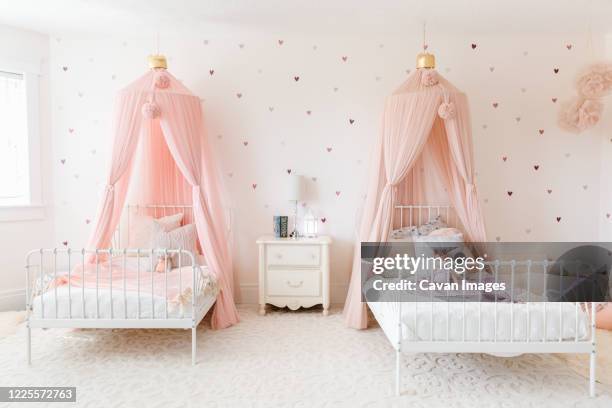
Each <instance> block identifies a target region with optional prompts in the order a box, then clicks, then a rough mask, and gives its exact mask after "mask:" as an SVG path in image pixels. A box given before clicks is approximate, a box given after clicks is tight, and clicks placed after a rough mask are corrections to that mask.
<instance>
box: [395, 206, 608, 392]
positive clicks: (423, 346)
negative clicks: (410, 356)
mask: <svg viewBox="0 0 612 408" xmlns="http://www.w3.org/2000/svg"><path fill="white" fill-rule="evenodd" d="M395 208H396V210H398V211H399V213H400V215H399V219H400V225H401V227H402V228H403V227H404V226H405V225H404V221H405V216H404V212H406V211H407V212H408V220H409V222H410V224H409V225H408V226H417V227H418V226H420V225H421V223H422V222H423V217H422V214H423V213H424V212H426V214H427V221H429V219H431V217H432V216H433V215H436V216H437V215H442V216H446V221H447V223H448V224H449V225H451V226H455V225H457V224H458V222H457V219H456V217H455V222H454V223H453V222H452V219H451V218H452V215H453V214H452V208H451V207H450V206H446V205H443V206H437V205H398V206H396V207H395ZM414 212H416V214H413V213H414ZM413 215H415V216H414V217H413ZM415 219H416V224H415V223H414V222H415ZM427 221H425V222H427ZM485 264H486V265H487V266H488V267H490V268H492V270H494V271H495V276H496V278H497V275H498V273H499V270H500V268H503V267H507V268H510V274H511V285H510V286H511V293H513V292H514V274H515V269H516V268H517V267H518V266H524V267H525V268H526V270H527V274H528V277H527V282H528V285H529V281H530V276H529V274H530V273H531V271H532V269H533V268H536V267H541V268H543V269H541V270H542V271H544V272H545V271H546V270H547V269H548V267H549V266H550V265H552V263H551V262H549V261H547V260H544V261H533V260H526V261H516V260H510V261H499V260H498V261H490V262H485ZM561 267H563V265H561ZM543 275H544V290H545V289H546V273H544V274H543ZM529 290H530V288H529V286H528V287H527V291H528V293H529ZM432 296H433V295H432ZM513 300H514V299H511V303H510V305H511V306H510V313H511V315H510V316H511V317H510V325H511V327H510V340H509V341H497V303H498V302H497V297H495V302H494V307H495V312H494V316H495V323H494V337H493V338H494V340H493V341H490V340H482V339H481V335H482V333H481V326H482V324H481V321H482V316H481V306H482V303H479V309H478V340H477V341H466V337H465V332H466V318H465V311H466V307H465V305H466V303H468V302H466V301H464V302H462V303H463V307H462V310H463V316H462V321H463V335H462V339H461V340H451V339H450V338H449V327H448V324H449V321H450V313H449V303H448V302H447V309H446V324H447V328H446V335H447V338H446V339H445V340H434V337H433V327H434V324H433V323H434V315H433V304H432V306H431V308H430V314H429V319H430V320H429V322H430V328H431V330H432V334H431V336H430V338H429V339H419V336H418V331H417V330H416V328H417V327H419V326H418V319H419V314H418V313H417V309H416V308H417V307H418V304H417V302H409V304H410V303H412V304H413V306H412V305H410V306H412V307H414V308H415V314H414V327H415V332H414V334H415V335H414V336H413V339H408V338H402V336H403V335H402V333H403V327H404V325H405V323H404V322H402V307H405V306H403V303H404V302H398V303H399V313H398V320H397V330H398V335H397V343H396V344H393V347H394V348H395V353H396V363H395V392H396V394H397V395H400V394H401V354H402V351H406V352H408V353H521V354H523V353H585V354H589V355H590V367H589V395H590V396H591V397H594V396H595V381H596V377H595V368H596V355H597V347H596V345H597V343H596V328H595V311H596V305H597V304H596V303H595V302H592V303H590V309H591V310H590V330H589V333H588V335H587V336H586V337H584V338H580V339H579V338H578V317H579V313H580V308H581V306H580V305H579V304H578V303H575V310H576V313H575V325H576V332H575V338H574V339H573V340H572V339H569V340H568V339H564V338H563V337H562V327H563V313H561V310H562V309H561V308H562V305H563V303H562V302H558V304H559V310H560V313H559V316H560V322H559V323H560V328H559V339H558V340H555V341H551V340H549V339H548V338H547V336H546V330H547V319H546V309H547V307H546V304H545V305H544V319H543V333H544V335H543V338H542V340H541V341H532V340H531V324H530V318H531V316H530V313H529V304H530V303H529V301H528V302H527V311H528V313H527V318H528V323H527V324H528V326H527V327H528V334H527V336H526V339H527V340H526V341H516V340H514V318H513V311H514V302H513ZM410 306H407V307H410ZM551 307H555V306H554V305H552V306H551ZM587 308H588V307H587V305H584V309H585V311H587V312H588V310H586V309H587ZM572 320H573V319H572ZM407 329H408V330H410V328H408V327H407Z"/></svg>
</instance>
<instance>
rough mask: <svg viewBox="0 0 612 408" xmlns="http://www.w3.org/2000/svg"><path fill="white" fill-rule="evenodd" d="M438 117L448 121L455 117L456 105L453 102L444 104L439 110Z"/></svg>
mask: <svg viewBox="0 0 612 408" xmlns="http://www.w3.org/2000/svg"><path fill="white" fill-rule="evenodd" d="M438 115H439V116H440V117H441V118H442V119H444V120H446V119H452V118H454V117H455V104H454V103H452V102H442V104H440V107H439V108H438Z"/></svg>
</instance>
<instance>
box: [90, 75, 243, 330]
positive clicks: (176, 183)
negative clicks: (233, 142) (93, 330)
mask: <svg viewBox="0 0 612 408" xmlns="http://www.w3.org/2000/svg"><path fill="white" fill-rule="evenodd" d="M113 131H114V144H113V152H112V162H111V166H110V172H109V175H108V179H107V181H106V188H105V192H104V196H103V198H102V202H101V205H100V208H99V210H98V215H97V218H96V221H95V223H94V229H93V233H92V235H91V237H90V239H89V248H108V247H110V245H111V238H112V235H113V232H114V231H115V229H116V227H117V224H118V223H119V220H120V218H121V213H122V210H123V208H124V204H125V201H126V196H127V193H128V188H129V186H130V181H131V179H132V178H134V183H132V184H133V187H135V188H136V193H137V197H138V199H139V200H142V201H139V202H141V203H143V204H145V203H146V204H175V205H176V204H190V205H192V207H193V222H194V223H195V225H196V229H197V233H198V239H199V244H200V248H201V249H202V252H203V255H204V259H205V261H206V264H207V265H208V268H209V269H210V271H211V272H212V273H213V274H214V275H215V276H216V277H217V280H218V284H219V288H220V294H219V296H218V297H217V302H216V305H215V309H214V312H213V315H212V325H213V328H224V327H228V326H231V325H233V324H235V323H237V322H238V312H237V311H236V305H235V304H234V295H233V267H232V258H231V254H230V248H229V239H228V238H229V237H228V230H227V228H226V223H225V212H224V210H223V207H222V204H221V186H220V184H219V177H218V172H217V168H216V166H215V162H214V155H213V152H212V150H211V148H210V146H209V144H208V140H207V138H206V133H205V129H204V119H203V115H202V107H201V104H200V99H199V98H198V97H197V96H195V95H193V94H192V93H191V92H190V91H189V90H188V89H187V88H185V87H184V86H183V85H182V84H181V83H180V82H179V81H178V80H177V79H176V78H174V77H173V76H172V75H171V74H170V73H169V72H167V71H166V70H165V69H152V70H150V71H149V72H147V73H146V74H145V75H144V76H142V77H141V78H140V79H138V80H136V81H135V82H134V83H132V84H131V85H129V86H128V87H126V88H124V89H123V90H121V91H120V92H119V94H118V96H117V100H116V104H115V120H114V128H113ZM138 150H139V154H137V151H138ZM137 157H138V158H139V160H138V177H133V174H132V170H133V167H135V166H134V162H135V161H136V158H137ZM90 261H92V260H90Z"/></svg>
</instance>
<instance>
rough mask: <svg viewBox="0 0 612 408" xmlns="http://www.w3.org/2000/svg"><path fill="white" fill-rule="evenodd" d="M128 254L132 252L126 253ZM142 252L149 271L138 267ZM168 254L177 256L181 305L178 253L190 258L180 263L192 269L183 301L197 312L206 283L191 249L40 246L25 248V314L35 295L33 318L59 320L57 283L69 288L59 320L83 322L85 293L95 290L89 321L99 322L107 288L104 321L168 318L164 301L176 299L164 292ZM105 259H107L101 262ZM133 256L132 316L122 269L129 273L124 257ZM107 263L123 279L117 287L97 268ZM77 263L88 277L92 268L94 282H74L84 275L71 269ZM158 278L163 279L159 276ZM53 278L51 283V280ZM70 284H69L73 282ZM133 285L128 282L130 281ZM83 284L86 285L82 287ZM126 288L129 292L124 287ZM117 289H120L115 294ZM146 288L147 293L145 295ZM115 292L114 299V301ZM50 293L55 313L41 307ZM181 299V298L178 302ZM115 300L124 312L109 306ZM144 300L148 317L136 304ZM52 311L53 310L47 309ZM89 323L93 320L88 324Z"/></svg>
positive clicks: (182, 286) (181, 291) (183, 286)
mask: <svg viewBox="0 0 612 408" xmlns="http://www.w3.org/2000/svg"><path fill="white" fill-rule="evenodd" d="M130 255H131V256H130ZM145 255H146V256H148V258H149V259H148V263H149V264H150V269H149V270H143V267H142V266H141V260H142V259H145ZM172 255H178V270H177V271H176V274H177V276H178V292H176V293H177V294H178V296H182V298H178V300H179V301H182V302H183V303H182V304H180V305H182V306H184V305H185V304H184V299H183V298H184V294H185V289H187V288H188V286H189V285H188V283H187V282H184V279H183V273H182V271H183V269H182V268H183V257H187V259H188V260H189V262H188V263H187V265H185V266H189V267H190V268H191V273H190V280H191V282H190V283H191V300H190V301H189V302H188V303H190V304H191V315H192V316H193V315H194V314H195V313H196V300H197V299H198V297H199V296H201V295H202V294H203V291H204V289H205V288H204V287H205V282H204V281H203V279H204V276H203V273H202V270H201V268H200V266H198V264H197V261H196V258H195V256H194V255H193V253H192V252H190V251H186V250H183V249H131V248H130V249H118V250H114V249H112V248H111V249H95V250H90V249H78V250H73V249H72V248H44V249H42V248H41V249H36V250H32V251H30V252H29V253H28V254H27V256H26V266H25V274H26V301H27V310H28V313H30V312H31V311H32V306H33V304H32V301H33V300H34V298H35V297H37V296H38V297H40V316H35V319H58V308H59V306H60V303H61V301H62V300H61V299H60V298H59V297H58V290H59V288H60V287H66V288H67V290H68V317H61V319H66V318H67V319H75V320H76V319H83V320H88V317H87V307H86V297H85V291H86V290H88V291H89V290H91V289H95V291H96V296H95V302H96V315H95V318H91V319H90V320H92V321H94V320H98V321H101V320H104V319H100V295H101V293H102V291H106V294H107V295H108V299H109V308H110V311H109V315H110V317H109V319H110V320H119V319H124V320H133V319H136V320H143V322H142V323H143V324H145V323H146V322H145V321H146V320H159V319H170V318H171V317H169V309H170V308H169V305H170V304H171V303H174V302H175V299H170V298H169V296H168V276H169V274H170V273H171V271H172V269H171V268H170V266H171V265H170V261H169V257H170V256H172ZM91 256H93V258H94V259H93V263H90V262H88V261H89V259H88V258H90V257H91ZM160 257H163V259H164V260H165V261H164V270H163V271H162V272H156V271H155V269H156V266H157V263H158V259H159V258H160ZM105 258H108V259H107V260H105ZM129 258H132V259H135V260H136V261H135V263H136V266H135V268H134V269H135V270H136V291H135V292H136V296H137V312H136V317H135V318H134V317H129V316H128V308H127V293H128V292H131V291H133V287H130V288H127V287H126V284H127V280H126V272H127V271H128V268H127V262H128V259H129ZM109 262H112V266H111V270H112V269H114V268H115V269H116V268H119V270H120V272H121V273H119V279H121V280H122V281H121V282H120V283H118V282H115V284H119V287H116V286H115V285H114V283H113V279H114V278H113V273H112V271H111V272H110V273H109V272H102V273H101V268H105V267H106V265H108V263H109ZM79 265H80V266H81V271H83V270H84V268H83V265H88V268H89V269H88V271H89V272H87V274H88V275H89V276H90V279H91V274H92V272H95V285H94V284H90V285H85V283H84V282H81V283H79V282H78V278H79V276H81V277H83V275H84V273H83V272H79V271H77V270H76V269H75V267H78V266H79ZM160 276H162V278H160ZM101 277H102V278H103V279H104V278H108V279H109V281H108V284H107V285H104V287H101V286H100V278H101ZM58 278H63V279H64V282H63V284H62V285H58V282H59V281H58ZM160 281H161V285H162V287H163V291H162V293H163V294H162V295H160V292H159V291H156V290H155V288H156V287H157V285H160ZM52 282H53V284H51V283H52ZM73 283H74V285H73ZM131 284H132V285H133V282H131ZM86 286H87V287H86ZM128 289H129V290H128ZM113 291H115V293H113ZM116 292H120V293H119V294H117V293H116ZM149 292H150V293H149ZM75 296H76V297H78V298H77V300H78V299H80V303H81V305H80V306H81V310H80V313H74V314H75V315H78V316H79V317H76V318H75V317H74V316H73V312H76V310H73V299H74V298H75ZM117 296H118V297H119V299H117ZM49 297H51V299H52V303H51V304H52V305H53V307H54V311H48V310H45V301H46V300H47V299H48V298H49ZM159 297H163V298H164V299H165V306H164V310H163V313H162V314H161V315H157V314H156V311H155V304H156V303H155V299H156V298H159ZM182 299H183V300H182ZM117 300H120V301H122V304H123V313H122V314H117V313H116V312H115V310H114V304H115V302H114V301H117ZM145 302H150V305H151V311H150V317H147V318H144V317H143V316H142V313H141V305H143V304H145ZM51 312H54V313H51ZM180 318H185V313H184V308H183V307H180ZM92 324H93V323H92Z"/></svg>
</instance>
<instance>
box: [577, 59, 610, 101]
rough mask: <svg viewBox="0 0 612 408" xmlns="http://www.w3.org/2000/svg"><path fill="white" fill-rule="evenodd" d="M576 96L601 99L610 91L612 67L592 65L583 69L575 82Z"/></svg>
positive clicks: (608, 65)
mask: <svg viewBox="0 0 612 408" xmlns="http://www.w3.org/2000/svg"><path fill="white" fill-rule="evenodd" d="M576 89H577V90H578V94H579V95H580V96H583V97H585V98H601V97H602V96H606V95H608V94H609V93H610V91H612V65H610V64H594V65H591V66H589V67H587V68H586V69H584V70H583V71H582V72H581V73H580V75H579V76H578V79H577V80H576Z"/></svg>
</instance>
